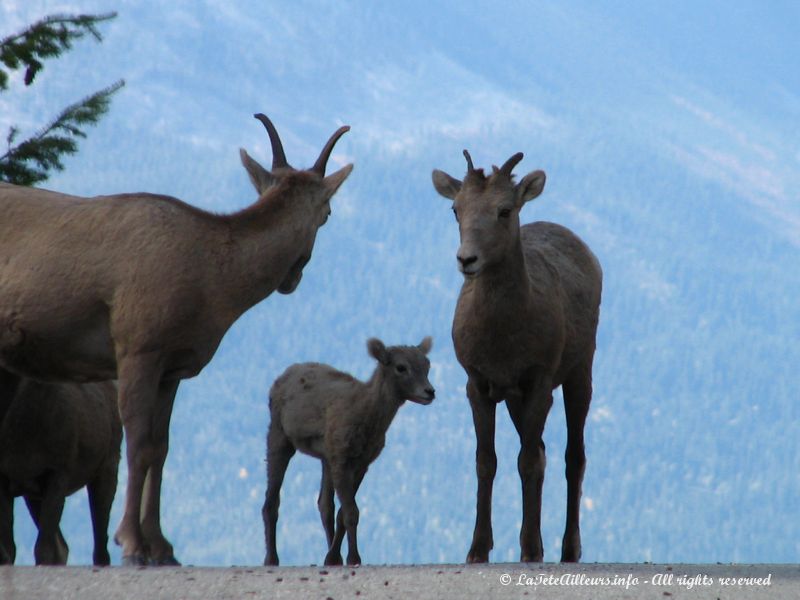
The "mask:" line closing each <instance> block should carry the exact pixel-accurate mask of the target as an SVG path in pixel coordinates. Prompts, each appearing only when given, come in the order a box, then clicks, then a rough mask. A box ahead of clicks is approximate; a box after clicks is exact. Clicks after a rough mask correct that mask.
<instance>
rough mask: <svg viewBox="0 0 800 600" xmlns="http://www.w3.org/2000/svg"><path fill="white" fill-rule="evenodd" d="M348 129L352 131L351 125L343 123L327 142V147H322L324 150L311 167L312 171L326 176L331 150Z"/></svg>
mask: <svg viewBox="0 0 800 600" xmlns="http://www.w3.org/2000/svg"><path fill="white" fill-rule="evenodd" d="M348 131H350V126H349V125H343V126H342V127H339V129H337V130H336V131H335V132H334V134H333V135H332V136H331V138H330V139H329V140H328V142H327V143H326V144H325V147H324V148H323V149H322V152H320V154H319V158H318V159H317V162H315V163H314V166H313V167H311V170H312V171H314V172H315V173H319V174H320V175H321V176H322V177H325V167H326V165H327V164H328V159H329V158H330V157H331V152H333V147H334V146H335V145H336V142H338V141H339V138H340V137H342V136H343V135H344V134H345V133H347V132H348Z"/></svg>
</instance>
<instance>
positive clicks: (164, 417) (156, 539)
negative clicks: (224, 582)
mask: <svg viewBox="0 0 800 600" xmlns="http://www.w3.org/2000/svg"><path fill="white" fill-rule="evenodd" d="M179 383H180V380H178V379H174V380H166V381H162V382H161V383H160V385H159V388H158V402H157V404H156V406H155V418H154V420H153V424H152V434H151V435H152V438H151V440H152V447H153V462H152V463H151V464H150V468H149V469H148V470H147V475H146V477H145V481H144V492H143V497H142V522H141V524H142V535H143V536H144V540H145V544H146V546H147V550H148V558H149V562H150V564H151V565H155V566H177V565H180V563H179V562H178V561H177V559H176V558H175V555H174V552H173V549H172V544H170V543H169V540H167V538H166V537H164V534H163V533H162V531H161V480H162V473H163V471H164V462H165V461H166V460H167V452H168V451H169V423H170V418H171V417H172V407H173V404H174V403H175V394H176V393H177V391H178V384H179Z"/></svg>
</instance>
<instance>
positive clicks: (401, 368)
mask: <svg viewBox="0 0 800 600" xmlns="http://www.w3.org/2000/svg"><path fill="white" fill-rule="evenodd" d="M395 370H396V371H397V372H398V373H405V372H406V371H408V368H407V367H406V366H405V365H397V366H396V367H395Z"/></svg>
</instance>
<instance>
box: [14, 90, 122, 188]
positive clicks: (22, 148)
mask: <svg viewBox="0 0 800 600" xmlns="http://www.w3.org/2000/svg"><path fill="white" fill-rule="evenodd" d="M124 85H125V82H124V81H123V80H119V81H117V82H116V83H114V84H113V85H111V86H109V87H107V88H104V89H102V90H100V91H98V92H95V93H94V94H92V95H90V96H87V97H86V98H84V99H83V100H81V101H79V102H76V103H75V104H71V105H70V106H68V107H67V108H65V109H64V110H63V111H61V114H59V115H58V117H56V118H55V120H53V121H52V122H51V123H50V124H49V125H47V126H46V127H45V128H44V129H42V130H41V131H39V132H38V133H37V134H36V135H34V136H33V137H31V138H28V139H27V140H25V141H24V142H21V143H20V144H18V145H16V146H12V144H13V142H14V139H15V137H16V135H17V130H16V129H15V128H13V127H12V128H11V130H10V131H9V135H8V137H7V144H8V151H7V152H6V153H5V154H4V155H3V156H0V180H3V181H7V182H9V183H15V184H17V185H34V184H35V183H40V182H42V181H44V180H45V179H47V177H48V176H49V171H54V170H55V171H61V170H63V169H64V165H63V163H62V162H61V157H62V156H64V155H69V154H75V153H76V152H77V151H78V143H77V138H85V137H86V133H85V132H84V131H83V129H82V127H84V126H87V125H94V124H95V123H97V122H98V121H99V120H100V118H101V117H102V116H103V115H104V114H106V113H107V112H108V109H109V106H110V104H111V96H112V95H113V94H115V93H116V92H117V91H118V90H119V89H120V88H122V87H123V86H124Z"/></svg>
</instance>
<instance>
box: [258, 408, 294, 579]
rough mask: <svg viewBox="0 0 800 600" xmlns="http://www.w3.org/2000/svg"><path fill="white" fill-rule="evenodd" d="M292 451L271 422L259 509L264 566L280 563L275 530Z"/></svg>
mask: <svg viewBox="0 0 800 600" xmlns="http://www.w3.org/2000/svg"><path fill="white" fill-rule="evenodd" d="M294 453H295V447H294V446H293V445H292V443H291V442H290V441H289V439H288V438H287V437H286V435H285V434H284V433H283V431H281V429H280V428H279V427H278V426H276V425H273V424H272V423H271V424H270V430H269V436H268V438H267V492H266V494H265V496H264V506H263V508H262V509H261V516H262V518H263V519H264V541H265V545H266V549H267V552H266V555H265V556H264V565H265V566H276V565H278V564H280V559H279V558H278V541H277V531H276V530H277V526H278V512H279V510H280V506H281V485H283V477H284V475H286V468H287V467H288V466H289V461H290V460H291V459H292V457H293V456H294Z"/></svg>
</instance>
